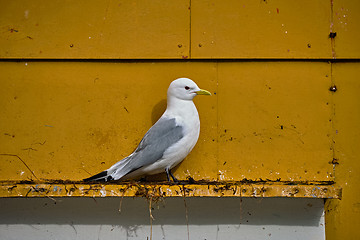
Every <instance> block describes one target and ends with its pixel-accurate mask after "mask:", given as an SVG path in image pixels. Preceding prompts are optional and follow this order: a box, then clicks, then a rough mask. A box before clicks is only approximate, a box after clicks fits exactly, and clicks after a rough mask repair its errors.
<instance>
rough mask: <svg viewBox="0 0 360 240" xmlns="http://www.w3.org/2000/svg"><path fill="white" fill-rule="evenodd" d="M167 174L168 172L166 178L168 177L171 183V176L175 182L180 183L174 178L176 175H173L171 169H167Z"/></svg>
mask: <svg viewBox="0 0 360 240" xmlns="http://www.w3.org/2000/svg"><path fill="white" fill-rule="evenodd" d="M165 172H166V176H167V179H168V181H169V182H171V180H170V176H171V178H172V179H173V181H174V182H178V181H179V180H177V178H176V177H174V175H173V174H172V173H171V170H170V168H165Z"/></svg>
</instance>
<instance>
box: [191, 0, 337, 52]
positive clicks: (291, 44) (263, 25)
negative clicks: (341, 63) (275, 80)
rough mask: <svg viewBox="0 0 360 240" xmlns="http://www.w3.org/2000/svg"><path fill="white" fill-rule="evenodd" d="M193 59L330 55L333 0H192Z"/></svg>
mask: <svg viewBox="0 0 360 240" xmlns="http://www.w3.org/2000/svg"><path fill="white" fill-rule="evenodd" d="M191 9H192V10H191V42H192V43H191V56H192V58H330V57H331V40H330V39H329V37H328V36H329V29H330V19H331V4H330V1H322V0H316V1H314V0H306V1H295V2H294V1H287V0H275V1H237V0H232V1H231V0H228V1H223V0H216V1H209V0H199V1H192V2H191Z"/></svg>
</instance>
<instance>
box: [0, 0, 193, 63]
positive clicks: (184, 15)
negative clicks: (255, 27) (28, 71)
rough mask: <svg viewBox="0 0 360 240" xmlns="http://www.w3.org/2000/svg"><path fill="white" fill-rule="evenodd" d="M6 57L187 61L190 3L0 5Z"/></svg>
mask: <svg viewBox="0 0 360 240" xmlns="http://www.w3.org/2000/svg"><path fill="white" fill-rule="evenodd" d="M0 5H1V8H0V29H1V35H0V57H1V58H91V59H93V58H122V59H124V58H141V59H144V58H180V59H181V58H187V57H188V56H189V42H190V41H189V37H190V10H189V1H188V0H175V1H162V0H156V1H146V0H135V1H124V0H120V1H119V0H116V1H115V0H109V1H100V0H80V1H59V0H55V1H46V0H36V1H23V0H14V1H6V0H1V1H0Z"/></svg>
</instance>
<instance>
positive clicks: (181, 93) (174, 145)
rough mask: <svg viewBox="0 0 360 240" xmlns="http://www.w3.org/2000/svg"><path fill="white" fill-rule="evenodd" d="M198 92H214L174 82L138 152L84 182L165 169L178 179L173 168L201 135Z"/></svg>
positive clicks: (182, 80)
mask: <svg viewBox="0 0 360 240" xmlns="http://www.w3.org/2000/svg"><path fill="white" fill-rule="evenodd" d="M196 95H211V93H210V92H209V91H206V90H203V89H200V88H199V87H198V86H197V85H196V83H195V82H193V81H192V80H191V79H189V78H178V79H176V80H174V81H172V82H171V84H170V86H169V88H168V91H167V108H166V110H165V112H164V114H163V115H162V116H161V117H160V118H159V120H158V121H157V122H156V123H155V124H154V125H153V126H152V127H151V128H150V129H149V130H148V131H147V133H146V134H145V136H144V137H143V139H142V140H141V141H140V143H139V145H138V147H137V148H136V149H135V151H134V152H133V153H131V154H130V155H129V156H127V157H125V158H124V159H122V160H120V161H119V162H117V163H115V164H114V165H112V166H111V167H110V168H109V169H107V170H105V171H103V172H100V173H98V174H96V175H94V176H92V177H89V178H86V179H83V181H85V182H91V181H95V182H107V181H116V180H126V179H132V178H136V177H139V176H143V175H153V174H158V173H161V172H164V171H165V172H166V176H167V179H168V181H169V182H171V180H170V176H171V178H172V179H173V181H174V182H177V181H178V180H177V179H176V178H175V177H174V175H173V174H172V173H171V169H172V168H173V167H175V166H176V165H178V164H179V163H180V162H181V161H182V160H183V159H184V158H185V157H186V156H187V155H188V154H189V153H190V151H191V150H192V149H193V148H194V146H195V144H196V142H197V140H198V138H199V134H200V120H199V114H198V111H197V109H196V107H195V104H194V102H193V99H194V97H195V96H196Z"/></svg>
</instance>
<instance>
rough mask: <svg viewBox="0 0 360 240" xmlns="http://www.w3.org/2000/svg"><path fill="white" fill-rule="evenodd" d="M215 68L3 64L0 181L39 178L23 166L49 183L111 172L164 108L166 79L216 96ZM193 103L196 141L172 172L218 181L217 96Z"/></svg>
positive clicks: (0, 78)
mask: <svg viewBox="0 0 360 240" xmlns="http://www.w3.org/2000/svg"><path fill="white" fill-rule="evenodd" d="M215 66H216V65H214V64H212V63H194V64H192V63H182V64H181V63H166V62H163V63H152V62H144V63H132V62H129V63H126V62H122V63H106V64H104V63H96V62H2V63H1V64H0V72H2V74H1V76H0V82H1V88H0V96H1V98H0V102H1V106H2V107H1V108H0V143H1V144H0V159H1V161H0V180H3V181H4V180H27V179H33V180H36V179H35V177H34V176H33V175H32V174H31V172H30V171H29V169H28V168H27V167H26V165H25V164H24V163H26V164H27V166H28V167H29V168H30V169H31V170H32V171H33V172H34V174H35V175H36V176H37V178H38V179H52V180H53V179H63V180H67V179H69V180H80V179H82V178H84V177H88V176H90V174H95V173H97V172H99V171H101V170H103V169H106V168H108V167H110V166H111V165H112V164H114V163H115V162H117V161H119V160H121V159H122V158H123V157H125V156H127V155H128V154H130V153H131V152H132V151H133V150H134V149H135V147H136V146H137V144H138V143H139V142H140V140H141V138H142V137H143V135H144V134H145V132H146V131H147V130H148V129H149V128H150V127H151V125H152V124H153V123H155V121H156V120H157V119H158V118H159V117H160V115H161V114H162V112H163V111H164V110H165V107H166V102H165V99H166V91H167V88H168V86H169V84H170V81H172V80H173V79H175V78H177V77H180V76H188V77H191V78H193V79H194V80H195V81H196V82H197V83H198V84H199V86H201V87H202V88H204V89H209V90H211V91H214V89H215V88H216V81H215V80H216V78H215V76H216V68H215ZM195 101H196V102H197V107H198V109H199V114H200V119H201V124H202V126H201V136H200V139H199V141H198V144H197V145H196V147H195V149H194V150H193V152H192V153H191V155H190V156H191V158H190V156H189V161H188V162H187V163H184V165H182V167H181V168H179V169H177V171H176V172H175V175H176V176H178V177H179V178H180V179H185V178H186V176H188V175H191V176H194V177H195V178H196V179H199V178H205V179H216V178H217V171H216V163H217V162H216V157H217V156H216V151H215V149H216V142H213V141H212V139H216V132H217V130H216V116H217V114H216V105H215V104H216V97H201V96H199V97H198V98H197V99H195ZM1 154H11V155H17V156H18V157H20V159H19V158H18V157H17V156H11V155H1ZM21 160H23V161H24V163H23V162H22V161H21ZM161 177H162V179H165V176H164V175H162V176H161Z"/></svg>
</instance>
